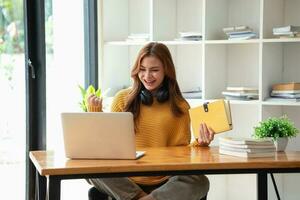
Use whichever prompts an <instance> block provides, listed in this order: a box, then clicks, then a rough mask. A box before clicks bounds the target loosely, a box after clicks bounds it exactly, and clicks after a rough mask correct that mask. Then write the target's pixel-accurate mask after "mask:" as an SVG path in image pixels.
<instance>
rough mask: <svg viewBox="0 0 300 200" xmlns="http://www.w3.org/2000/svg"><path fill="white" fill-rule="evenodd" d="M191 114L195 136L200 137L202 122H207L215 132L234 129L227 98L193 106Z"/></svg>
mask: <svg viewBox="0 0 300 200" xmlns="http://www.w3.org/2000/svg"><path fill="white" fill-rule="evenodd" d="M189 114H190V117H191V122H192V129H193V133H194V136H195V138H198V137H199V129H200V124H201V123H203V122H205V123H206V125H207V126H208V127H211V128H212V129H213V130H214V131H215V133H221V132H224V131H228V130H231V129H232V122H231V112H230V104H229V101H227V100H223V99H220V100H216V101H213V102H206V103H203V105H202V106H198V107H195V108H191V109H190V110H189Z"/></svg>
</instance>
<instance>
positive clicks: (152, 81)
mask: <svg viewBox="0 0 300 200" xmlns="http://www.w3.org/2000/svg"><path fill="white" fill-rule="evenodd" d="M138 77H139V79H140V81H141V82H142V84H143V85H144V87H145V88H146V89H147V90H149V91H150V92H152V93H154V92H155V91H156V90H157V89H158V88H159V87H160V85H161V84H162V82H163V80H164V77H165V72H164V67H163V64H162V62H161V61H160V60H159V59H158V58H157V57H155V56H146V57H144V58H143V60H142V62H141V65H140V69H139V72H138Z"/></svg>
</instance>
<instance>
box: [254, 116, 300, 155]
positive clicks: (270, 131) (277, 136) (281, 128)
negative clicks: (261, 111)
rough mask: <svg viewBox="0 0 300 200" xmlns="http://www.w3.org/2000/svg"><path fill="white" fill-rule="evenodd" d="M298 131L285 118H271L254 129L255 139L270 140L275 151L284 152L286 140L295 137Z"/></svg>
mask: <svg viewBox="0 0 300 200" xmlns="http://www.w3.org/2000/svg"><path fill="white" fill-rule="evenodd" d="M298 133H299V130H298V129H297V128H296V127H295V126H294V123H293V122H292V121H290V120H289V119H288V118H287V116H282V117H271V118H268V119H266V120H264V121H262V122H260V123H259V125H258V126H256V127H254V135H253V136H254V137H255V138H272V139H273V141H274V144H275V146H276V150H277V151H284V150H285V148H286V145H287V142H288V138H291V137H296V135H297V134H298Z"/></svg>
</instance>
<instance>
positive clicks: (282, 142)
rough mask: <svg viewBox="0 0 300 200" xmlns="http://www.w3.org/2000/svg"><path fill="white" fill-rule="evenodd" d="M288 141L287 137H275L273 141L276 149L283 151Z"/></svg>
mask: <svg viewBox="0 0 300 200" xmlns="http://www.w3.org/2000/svg"><path fill="white" fill-rule="evenodd" d="M287 143H288V138H287V137H280V138H277V140H275V141H274V144H275V147H276V151H284V150H285V148H286V146H287Z"/></svg>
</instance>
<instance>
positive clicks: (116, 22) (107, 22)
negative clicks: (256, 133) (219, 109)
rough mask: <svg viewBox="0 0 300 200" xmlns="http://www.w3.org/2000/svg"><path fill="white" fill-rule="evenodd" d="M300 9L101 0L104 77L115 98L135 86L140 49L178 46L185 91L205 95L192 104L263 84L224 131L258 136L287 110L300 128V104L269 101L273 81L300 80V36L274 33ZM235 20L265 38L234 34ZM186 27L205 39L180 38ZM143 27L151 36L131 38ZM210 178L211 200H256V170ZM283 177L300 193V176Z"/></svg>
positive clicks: (283, 184) (279, 0) (209, 1)
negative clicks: (228, 31)
mask: <svg viewBox="0 0 300 200" xmlns="http://www.w3.org/2000/svg"><path fill="white" fill-rule="evenodd" d="M299 10H300V0H101V1H99V30H100V31H99V32H100V34H99V38H100V41H99V44H100V45H99V46H100V48H101V49H100V50H99V52H100V54H99V60H100V65H101V66H100V74H99V75H100V80H99V83H100V84H101V86H102V88H103V89H106V88H111V90H110V93H109V96H113V95H114V94H115V92H117V91H118V90H120V89H122V88H124V87H127V86H129V85H130V84H131V80H130V68H131V66H132V65H133V62H134V61H135V58H136V55H137V53H138V51H139V49H140V48H141V47H142V46H144V45H145V44H147V43H148V42H149V41H158V42H162V43H164V44H166V45H167V46H168V47H169V49H170V51H171V54H172V56H173V59H174V62H175V65H176V73H177V78H178V82H179V86H180V88H181V90H188V89H191V88H196V87H200V88H201V89H202V99H192V100H188V101H189V103H190V105H191V106H192V107H194V106H196V105H199V104H201V103H202V102H203V101H206V100H211V99H217V98H222V97H223V96H222V94H221V92H222V91H223V90H225V88H226V87H227V86H249V87H257V88H258V90H259V99H258V100H255V101H231V105H232V106H231V107H232V117H233V127H234V128H233V130H232V131H230V132H227V133H225V134H222V136H223V135H234V136H241V137H243V136H244V137H250V136H251V135H252V133H253V127H254V126H256V125H257V124H258V122H259V121H261V120H263V119H266V118H268V117H272V116H281V115H284V114H286V115H287V116H288V117H289V118H291V119H292V120H293V121H294V122H295V124H296V126H297V128H300V102H284V101H283V102H269V101H266V100H265V99H266V98H268V96H269V93H270V89H271V86H272V84H274V83H279V82H291V81H294V82H300V38H284V39H279V38H276V37H274V36H273V34H272V29H273V27H278V26H285V25H300V12H299ZM234 25H247V26H249V27H251V28H252V29H253V30H254V32H256V33H257V35H258V37H257V38H255V39H251V40H227V39H226V35H225V34H224V33H223V31H222V28H223V27H227V26H234ZM182 31H196V32H202V40H201V41H178V40H175V39H176V38H178V37H179V32H182ZM141 33H142V34H145V33H146V34H149V41H141V42H140V41H138V42H136V41H134V42H133V41H130V42H128V41H126V38H127V37H128V36H129V35H130V34H141ZM220 136H221V135H220ZM220 136H217V138H218V137H220ZM214 144H215V145H218V142H217V140H215V141H214ZM288 149H293V150H300V136H298V137H297V138H294V139H293V140H292V141H290V142H289V144H288ZM239 177H244V180H245V181H241V179H240V178H239ZM253 177H254V178H253ZM210 179H211V182H212V185H211V191H210V194H209V199H210V200H213V199H225V200H226V199H230V200H232V199H233V200H234V199H244V200H246V199H249V200H250V199H251V200H252V199H256V185H255V181H256V179H255V176H254V175H239V176H238V177H237V176H229V175H228V176H220V175H218V176H210ZM276 179H278V182H279V183H278V185H279V192H280V194H281V198H283V199H297V198H295V195H294V194H297V192H298V191H297V189H295V187H292V185H295V183H297V184H298V185H299V184H300V181H299V180H300V176H299V174H294V175H293V176H290V175H281V174H280V175H277V176H276ZM270 183H271V181H270ZM224 184H226V185H225V186H224ZM236 187H239V192H238V193H235V190H234V189H233V188H236ZM224 188H225V189H224ZM214 191H216V192H214ZM217 191H223V192H224V193H225V194H224V193H223V192H222V193H219V192H217ZM245 194H246V195H245ZM269 194H270V195H269V199H275V198H276V196H275V193H274V189H273V188H272V187H271V186H269Z"/></svg>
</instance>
